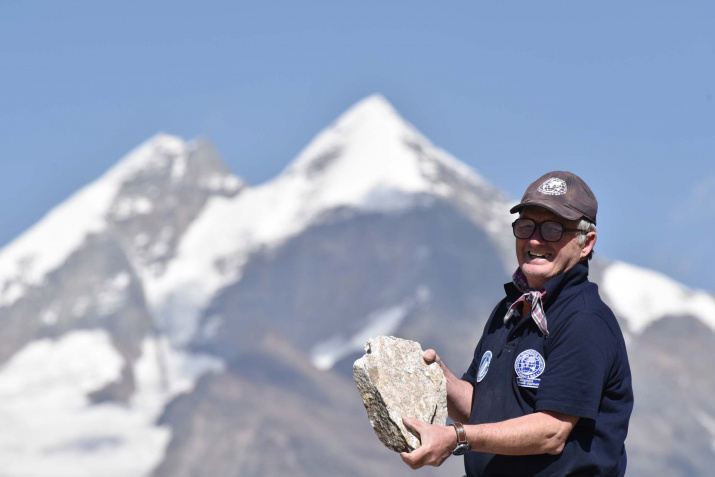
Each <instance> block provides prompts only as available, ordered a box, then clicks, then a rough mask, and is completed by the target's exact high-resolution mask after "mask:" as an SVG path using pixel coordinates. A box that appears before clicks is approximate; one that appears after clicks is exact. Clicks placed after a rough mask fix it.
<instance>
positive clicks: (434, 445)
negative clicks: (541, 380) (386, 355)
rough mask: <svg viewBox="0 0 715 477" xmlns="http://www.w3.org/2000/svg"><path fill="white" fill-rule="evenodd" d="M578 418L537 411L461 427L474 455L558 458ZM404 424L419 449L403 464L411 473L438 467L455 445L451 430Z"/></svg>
mask: <svg viewBox="0 0 715 477" xmlns="http://www.w3.org/2000/svg"><path fill="white" fill-rule="evenodd" d="M578 419H579V418H578V417H576V416H569V415H566V414H561V413H558V412H553V411H540V412H535V413H533V414H528V415H526V416H521V417H517V418H514V419H509V420H507V421H503V422H495V423H491V424H477V425H468V426H464V428H465V430H466V431H467V440H468V441H469V445H470V447H471V448H472V450H473V451H479V452H489V453H492V454H501V455H535V454H560V453H561V451H562V450H563V448H564V444H565V442H566V438H568V436H569V434H571V431H572V430H573V428H574V426H575V425H576V422H578ZM403 422H404V423H405V424H406V425H407V426H408V427H410V428H412V429H413V430H414V431H415V432H417V433H419V435H420V440H421V441H422V445H421V446H420V447H419V448H417V449H415V450H414V451H412V452H411V453H409V454H408V453H404V452H403V453H402V454H400V455H401V456H402V460H403V461H405V463H406V464H407V465H409V466H410V467H412V468H413V469H419V468H420V467H422V466H425V465H433V466H438V465H440V464H442V462H444V461H445V459H447V457H449V456H450V454H451V452H452V449H454V447H455V446H456V444H457V436H456V433H455V432H454V428H452V427H451V426H433V425H431V424H426V423H424V422H421V421H418V420H416V419H411V418H409V417H405V418H403Z"/></svg>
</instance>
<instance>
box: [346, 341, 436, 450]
mask: <svg viewBox="0 0 715 477" xmlns="http://www.w3.org/2000/svg"><path fill="white" fill-rule="evenodd" d="M423 355H424V351H422V347H421V346H420V344H419V343H417V342H415V341H409V340H403V339H399V338H395V337H393V336H383V335H380V336H378V337H377V338H372V339H369V340H368V341H367V344H366V345H365V355H364V356H363V357H362V358H360V359H358V360H357V361H355V364H354V365H353V377H354V379H355V385H356V386H357V388H358V390H359V391H360V395H361V396H362V400H363V404H364V405H365V409H366V410H367V415H368V418H369V419H370V424H371V425H372V427H373V429H374V430H375V434H377V437H378V438H379V439H380V441H381V442H382V443H383V444H384V445H385V446H386V447H388V448H390V449H392V450H394V451H396V452H411V451H412V450H414V449H416V448H418V447H419V446H420V440H419V436H416V435H414V434H413V433H412V431H410V430H409V429H408V428H406V427H405V425H404V424H403V423H402V416H409V417H412V418H415V419H418V420H420V421H422V422H427V423H430V424H435V425H444V424H445V423H446V421H447V379H446V378H445V376H444V373H443V372H442V369H441V368H440V366H439V365H438V364H437V363H431V364H429V365H428V364H427V363H425V360H424V358H423Z"/></svg>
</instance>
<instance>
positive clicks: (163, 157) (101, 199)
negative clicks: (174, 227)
mask: <svg viewBox="0 0 715 477" xmlns="http://www.w3.org/2000/svg"><path fill="white" fill-rule="evenodd" d="M189 147H190V146H189V145H187V144H186V143H185V142H184V141H182V140H181V139H179V138H177V137H174V136H170V135H167V134H157V135H156V136H154V137H153V138H151V139H149V140H148V141H146V142H145V143H143V144H142V145H140V146H139V147H137V148H136V149H134V150H133V151H131V152H130V153H129V154H128V155H127V156H126V157H125V158H124V159H122V160H121V161H120V162H119V163H118V164H117V165H116V166H114V167H113V168H112V169H110V170H109V171H108V172H106V173H105V174H104V175H103V176H102V177H101V178H99V179H98V180H96V181H94V182H92V183H91V184H89V185H87V186H86V187H84V188H82V189H80V190H79V191H78V192H76V193H75V194H73V195H72V196H71V197H70V198H69V199H67V200H66V201H64V202H63V203H62V204H60V205H59V206H57V207H55V208H54V209H52V210H51V211H50V212H48V214H47V215H46V216H45V217H44V218H43V219H42V220H40V221H39V222H38V223H37V224H36V225H34V226H33V227H32V228H30V229H29V230H28V231H27V232H25V233H23V234H22V235H20V236H19V237H18V238H17V239H15V240H14V241H13V242H11V243H10V244H9V245H7V246H6V247H4V248H3V249H2V250H1V251H0V306H9V305H11V304H13V303H14V302H15V301H16V300H18V299H19V298H20V297H22V296H23V294H24V292H25V290H26V289H27V287H30V286H36V285H39V284H41V283H42V281H43V278H44V277H45V276H46V274H47V273H49V272H51V271H52V270H54V269H55V268H57V267H58V266H60V265H61V264H62V263H63V262H64V261H65V260H66V258H67V257H68V256H69V255H70V254H71V253H72V252H74V251H75V250H76V249H77V248H78V247H80V246H81V245H82V243H83V242H84V240H85V238H86V237H87V235H89V234H92V233H98V232H101V231H103V230H104V229H105V228H106V226H107V213H108V211H109V208H110V205H111V204H112V201H113V200H114V198H115V196H116V195H117V192H118V191H119V189H120V187H121V185H122V183H123V182H124V181H126V180H127V179H128V178H130V177H132V176H133V175H135V174H137V173H138V172H139V171H141V170H146V169H149V168H153V167H164V166H165V165H166V163H167V161H174V171H175V174H176V176H180V175H181V169H182V164H183V163H185V161H186V156H187V150H188V148H189ZM122 210H123V214H124V215H125V216H128V215H130V214H141V213H147V212H148V211H150V210H151V203H150V202H148V200H146V199H144V200H140V201H138V202H134V203H127V204H124V205H123V208H122Z"/></svg>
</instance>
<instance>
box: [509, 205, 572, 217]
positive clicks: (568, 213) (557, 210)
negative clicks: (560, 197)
mask: <svg viewBox="0 0 715 477" xmlns="http://www.w3.org/2000/svg"><path fill="white" fill-rule="evenodd" d="M528 206H532V207H543V208H544V209H546V210H549V211H551V212H553V213H554V214H556V215H558V216H559V217H561V218H564V219H566V220H578V219H580V218H581V217H584V215H583V213H581V212H579V211H578V210H574V209H571V208H569V207H566V206H565V205H563V204H558V203H554V202H549V201H547V200H543V201H526V202H522V203H521V204H517V205H515V206H514V207H512V208H511V210H510V211H509V212H511V213H512V214H516V213H517V212H519V211H520V210H521V209H523V208H524V207H528Z"/></svg>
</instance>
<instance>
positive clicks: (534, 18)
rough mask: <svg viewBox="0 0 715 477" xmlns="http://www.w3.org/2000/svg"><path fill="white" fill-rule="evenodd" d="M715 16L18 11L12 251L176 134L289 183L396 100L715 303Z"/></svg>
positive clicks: (661, 12)
mask: <svg viewBox="0 0 715 477" xmlns="http://www.w3.org/2000/svg"><path fill="white" fill-rule="evenodd" d="M713 25H715V3H714V2H712V0H707V1H705V0H700V1H698V0H692V1H688V2H679V1H660V0H648V1H641V0H634V1H628V2H623V1H603V0H601V1H599V2H585V1H546V0H541V1H510V2H504V1H501V2H495V1H476V0H474V1H468V2H467V1H464V2H450V1H443V2H434V1H430V2H428V1H414V0H412V1H401V0H391V1H385V0H382V1H366V0H361V1H359V2H338V1H308V0H305V1H281V2H278V1H260V2H240V1H232V2H229V1H224V2H217V1H207V0H203V1H201V2H198V1H196V2H189V1H180V0H174V1H152V2H150V1H127V0H124V1H121V2H118V1H117V2H97V1H89V0H88V1H73V0H63V1H31V2H29V1H20V0H17V1H11V0H0V85H1V88H0V138H1V139H2V143H1V147H2V155H1V156H0V181H1V182H0V184H1V185H2V187H0V219H1V220H2V227H1V228H0V246H1V245H4V244H6V243H8V242H9V241H10V240H12V239H13V238H14V237H16V236H17V235H19V234H20V233H21V232H22V231H23V230H25V229H27V228H28V227H29V226H31V225H32V224H33V223H35V222H36V221H38V220H39V219H40V218H41V217H42V216H43V214H44V213H46V212H47V211H48V210H49V209H50V208H52V207H53V206H54V205H57V204H58V203H60V202H61V201H62V200H64V199H66V198H67V197H68V196H69V195H70V194H71V193H72V192H73V191H75V190H77V189H78V188H80V187H81V186H83V185H85V184H87V183H89V182H91V181H92V180H93V179H95V178H97V177H99V176H100V175H101V174H102V173H103V172H104V171H105V170H107V169H108V168H109V167H111V166H112V165H113V164H114V163H115V162H116V161H117V160H118V159H120V158H121V157H122V156H123V155H125V154H126V153H127V152H128V151H129V150H130V149H132V148H133V147H135V146H137V145H138V144H139V143H141V142H142V141H144V140H146V139H147V138H149V137H150V136H152V135H154V134H155V133H157V132H159V131H164V132H168V133H171V134H176V135H179V136H182V137H183V138H185V139H191V138H197V137H207V138H209V139H210V140H211V141H212V142H213V143H214V144H215V146H216V147H217V149H218V150H219V152H220V153H221V154H222V155H223V156H224V158H225V159H226V161H227V163H228V165H229V167H230V168H231V170H232V171H233V172H235V173H236V174H237V175H239V176H241V177H242V178H243V179H244V180H247V181H248V182H250V183H252V184H259V183H261V182H264V181H266V180H268V179H270V178H271V177H274V176H275V175H276V174H278V173H279V172H280V171H281V170H282V169H283V168H284V167H285V166H286V165H287V164H288V163H289V162H290V161H291V160H292V159H293V158H294V157H295V156H296V154H297V153H298V152H299V151H300V149H301V148H302V147H304V146H305V145H306V144H307V143H308V141H309V140H310V139H311V138H312V137H313V136H314V135H315V134H316V133H318V132H319V131H320V130H321V129H322V128H324V127H325V126H326V125H328V124H329V123H330V122H331V121H332V120H333V119H335V117H336V116H337V115H338V114H340V113H342V112H343V111H344V110H345V109H346V108H348V107H349V106H350V105H352V104H353V103H354V102H356V101H358V100H360V99H361V98H363V97H365V96H367V95H370V94H372V93H376V92H379V93H382V94H383V95H384V96H385V97H386V98H387V99H388V100H389V101H390V102H391V103H392V104H393V105H394V106H395V108H396V109H397V110H398V111H399V112H400V113H401V114H402V115H403V116H404V117H405V118H406V119H407V120H408V121H410V122H412V123H413V124H414V125H415V126H416V127H417V128H418V129H419V130H420V131H422V132H423V133H424V134H425V135H426V136H427V137H428V138H430V139H431V140H432V141H433V142H434V143H435V144H437V145H438V146H440V147H442V148H443V149H446V150H447V151H449V152H450V153H452V154H453V155H454V156H456V157H457V158H459V159H461V160H462V161H464V162H466V163H468V164H469V165H470V166H471V167H473V168H474V169H475V170H477V171H478V172H479V173H480V174H481V175H482V176H484V177H485V178H486V179H488V180H489V181H491V182H492V183H494V184H495V185H497V186H499V187H501V188H502V189H503V190H504V191H505V192H507V193H508V194H510V195H511V196H512V197H513V198H515V199H517V198H519V197H520V196H521V194H522V193H523V191H524V189H525V188H526V186H527V185H528V184H529V182H531V181H532V180H534V179H536V178H537V177H539V176H540V175H541V174H543V173H545V172H547V171H549V170H555V169H567V170H571V171H573V172H576V173H577V174H579V175H581V176H582V177H583V178H584V179H585V180H586V181H587V182H588V183H589V185H590V186H591V188H592V189H593V190H594V192H595V193H596V195H597V197H598V198H599V202H600V210H599V242H598V245H597V246H596V251H597V253H599V254H601V255H602V256H604V257H608V258H612V259H618V260H624V261H628V262H631V263H634V264H636V265H640V266H645V267H650V268H654V269H656V270H659V271H662V272H665V273H667V274H669V275H670V276H672V277H674V278H676V279H678V280H681V281H683V282H684V283H686V284H688V285H690V286H695V287H698V288H703V289H707V290H709V291H710V292H714V293H715V272H714V271H713V268H714V266H713V265H712V249H713V245H712V242H713V237H715V225H714V224H715V134H714V133H715V27H713Z"/></svg>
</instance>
